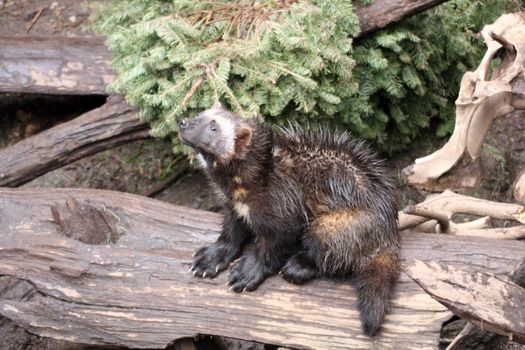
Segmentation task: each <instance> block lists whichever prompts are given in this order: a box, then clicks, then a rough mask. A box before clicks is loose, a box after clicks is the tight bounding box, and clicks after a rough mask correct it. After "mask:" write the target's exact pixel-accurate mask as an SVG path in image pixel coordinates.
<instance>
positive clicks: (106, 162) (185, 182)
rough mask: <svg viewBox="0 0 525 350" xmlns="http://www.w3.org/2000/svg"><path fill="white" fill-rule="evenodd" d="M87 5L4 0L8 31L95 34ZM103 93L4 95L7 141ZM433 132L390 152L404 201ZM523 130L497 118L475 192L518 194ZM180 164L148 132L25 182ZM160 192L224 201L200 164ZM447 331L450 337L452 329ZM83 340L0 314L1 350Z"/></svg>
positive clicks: (111, 184)
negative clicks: (64, 338) (60, 337)
mask: <svg viewBox="0 0 525 350" xmlns="http://www.w3.org/2000/svg"><path fill="white" fill-rule="evenodd" d="M86 5H87V3H86V2H82V1H76V0H57V1H51V0H48V1H41V0H40V1H39V0H0V28H2V33H1V35H91V34H93V33H92V31H91V29H90V27H89V23H88V22H89V20H88V16H89V9H88V7H86ZM42 9H43V10H42ZM31 23H33V25H32V26H31ZM104 101H105V97H103V96H83V97H75V96H46V95H16V94H4V95H0V126H1V128H0V147H5V146H7V145H9V144H12V143H15V142H17V141H19V140H21V139H23V138H25V137H28V136H31V135H33V134H35V133H37V132H39V131H41V130H44V129H46V128H48V127H51V126H53V125H56V124H57V123H60V122H63V121H65V120H69V119H71V118H74V117H76V116H78V115H80V114H82V113H84V112H85V111H87V110H90V109H92V108H95V107H96V106H99V105H101V104H103V103H104ZM433 134H434V133H433V130H427V131H426V132H425V135H424V136H423V137H421V138H420V140H418V141H416V142H415V143H414V145H413V147H412V148H411V150H410V151H407V152H405V153H403V154H399V155H397V156H396V157H394V158H393V159H390V160H389V164H390V166H391V168H392V176H393V177H395V178H396V179H397V184H398V188H399V193H400V195H399V207H400V208H402V207H404V206H405V205H407V204H415V203H417V202H419V201H421V200H422V199H423V198H424V197H425V196H426V194H427V193H425V192H424V191H420V190H417V189H414V188H412V187H410V186H407V185H405V184H403V182H402V179H401V176H400V174H401V169H402V168H403V167H405V166H406V165H408V164H410V163H411V162H413V160H414V159H415V158H418V157H421V156H424V155H427V154H429V153H431V152H432V151H434V150H435V149H437V148H439V147H440V146H441V145H442V144H444V143H445V142H446V140H444V139H437V138H436V137H434V136H433ZM524 134H525V115H524V114H521V115H519V114H514V115H512V116H509V117H506V118H501V119H499V120H497V121H496V122H495V124H494V125H493V127H492V129H491V131H490V133H489V135H488V137H487V142H486V144H485V146H484V148H483V154H482V157H481V158H480V160H479V164H480V169H481V170H482V174H483V178H482V181H481V185H480V186H479V187H478V188H476V189H473V190H470V193H471V194H473V195H475V196H479V197H482V198H487V199H491V200H497V201H512V200H513V199H512V193H511V188H510V184H512V182H513V181H514V178H515V177H516V175H517V174H518V173H519V171H520V169H523V168H525V137H523V135H524ZM175 166H176V165H175V164H174V157H173V154H172V152H171V145H170V143H169V141H167V140H159V139H148V140H144V141H138V142H133V143H130V144H126V145H123V146H120V147H117V148H115V149H112V150H109V151H105V152H101V153H99V154H96V155H94V156H91V157H87V158H84V159H81V160H79V161H77V162H74V163H72V164H69V165H67V166H65V167H63V168H60V169H57V170H55V171H52V172H50V173H48V174H45V175H43V176H41V177H39V178H37V179H35V180H33V181H31V182H29V183H27V184H25V185H24V186H25V187H89V188H100V189H110V190H118V191H124V192H130V193H137V194H143V193H145V192H146V191H147V190H148V189H150V188H151V187H153V186H155V185H156V184H158V183H159V182H161V181H162V180H163V179H164V178H166V177H167V176H169V175H170V173H171V172H172V171H174V170H175ZM155 198H156V199H159V200H163V201H166V202H171V203H174V204H179V205H184V206H189V207H193V208H198V209H204V210H214V211H216V210H218V208H219V206H218V203H217V202H216V200H215V197H214V195H213V193H212V191H211V189H210V187H209V186H208V185H207V183H206V180H205V178H204V176H203V175H202V174H201V173H199V172H196V171H193V172H191V173H190V174H188V175H187V176H184V177H183V178H181V179H179V180H178V181H177V182H175V183H173V184H171V185H170V186H168V187H167V188H166V189H165V190H164V191H162V192H161V193H159V194H158V195H156V196H155ZM33 293H34V291H33V289H32V287H31V286H30V285H29V284H28V283H25V282H23V281H19V280H16V279H13V278H9V277H6V276H4V277H1V276H0V296H2V298H16V299H22V298H31V297H32V296H33ZM451 328H453V327H451ZM443 337H444V338H450V337H451V333H450V332H449V333H448V334H446V333H445V334H444V335H443ZM221 341H223V342H226V345H225V346H227V348H235V349H246V350H248V349H261V350H262V349H263V346H262V345H261V344H254V343H247V342H235V341H233V340H227V339H226V340H224V339H223V340H221ZM206 344H207V345H206ZM209 344H215V343H213V342H210V339H209V338H203V339H202V340H201V342H200V346H201V347H202V348H206V346H208V348H213V345H209ZM210 346H212V347H210ZM81 348H82V347H78V346H72V345H70V344H67V343H63V342H57V341H54V340H50V339H45V338H40V337H37V336H34V335H31V334H28V333H27V332H25V331H24V330H23V329H21V328H19V327H17V326H16V325H14V324H13V323H12V322H11V321H9V320H7V319H5V318H2V317H0V350H11V349H35V350H36V349H81ZM89 348H93V347H89Z"/></svg>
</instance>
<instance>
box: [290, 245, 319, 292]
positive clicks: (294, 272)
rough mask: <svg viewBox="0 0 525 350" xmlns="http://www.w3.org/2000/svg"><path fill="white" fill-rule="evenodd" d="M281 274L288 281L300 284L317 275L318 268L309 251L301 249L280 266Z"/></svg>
mask: <svg viewBox="0 0 525 350" xmlns="http://www.w3.org/2000/svg"><path fill="white" fill-rule="evenodd" d="M281 275H282V277H283V278H284V279H285V280H286V281H288V282H290V283H296V284H301V283H304V282H307V281H309V280H311V279H312V278H315V277H317V276H318V275H319V270H318V268H317V265H316V264H315V261H314V259H312V257H310V256H309V252H308V251H305V250H303V251H300V252H298V253H296V254H294V255H293V256H292V257H291V258H290V259H288V261H287V262H286V264H284V266H283V267H282V268H281Z"/></svg>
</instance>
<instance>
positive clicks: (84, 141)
mask: <svg viewBox="0 0 525 350" xmlns="http://www.w3.org/2000/svg"><path fill="white" fill-rule="evenodd" d="M146 137H148V127H147V126H146V125H145V124H143V123H142V122H140V121H139V119H138V117H137V112H136V111H135V110H134V109H133V108H131V107H130V106H129V105H128V104H126V103H125V102H124V101H123V100H122V98H120V97H118V96H113V97H110V98H109V99H108V101H107V102H106V104H104V105H103V106H102V107H100V108H97V109H94V110H92V111H90V112H87V113H85V114H83V115H81V116H80V117H78V118H75V119H74V120H71V121H69V122H66V123H62V124H59V125H57V126H55V127H53V128H51V129H48V130H46V131H43V132H41V133H39V134H36V135H33V136H30V137H28V138H26V139H24V140H22V141H20V142H18V143H15V144H13V145H11V146H8V147H5V148H3V149H0V160H1V161H0V186H20V185H22V184H24V183H26V182H28V181H31V180H32V179H34V178H36V177H38V176H40V175H42V174H45V173H46V172H48V171H51V170H54V169H57V168H59V167H61V166H64V165H66V164H68V163H71V162H73V161H75V160H78V159H80V158H83V157H86V156H88V155H91V154H95V153H97V152H100V151H103V150H106V149H109V148H112V147H115V146H117V145H120V144H123V143H126V142H130V141H133V140H138V139H143V138H146Z"/></svg>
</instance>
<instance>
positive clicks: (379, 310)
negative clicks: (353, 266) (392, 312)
mask: <svg viewBox="0 0 525 350" xmlns="http://www.w3.org/2000/svg"><path fill="white" fill-rule="evenodd" d="M398 275H399V265H398V260H397V253H396V251H394V250H389V249H385V250H383V251H381V252H380V253H379V254H378V255H376V256H375V257H374V258H372V260H370V262H369V263H368V265H367V266H366V267H365V268H364V269H363V270H362V271H360V273H358V275H357V278H356V282H357V283H356V287H357V294H358V295H357V308H358V309H359V312H360V314H361V323H362V326H363V332H364V333H365V334H366V335H368V336H373V335H375V334H376V333H377V331H378V330H379V328H380V327H381V323H382V322H383V318H384V317H385V314H386V312H387V311H388V308H389V300H390V294H391V292H392V288H393V287H394V282H395V281H396V279H397V276H398Z"/></svg>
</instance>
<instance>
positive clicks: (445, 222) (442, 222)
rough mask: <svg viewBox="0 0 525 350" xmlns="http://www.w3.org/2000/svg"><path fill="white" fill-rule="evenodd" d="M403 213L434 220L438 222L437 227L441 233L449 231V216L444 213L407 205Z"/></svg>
mask: <svg viewBox="0 0 525 350" xmlns="http://www.w3.org/2000/svg"><path fill="white" fill-rule="evenodd" d="M403 213H405V214H408V215H416V216H421V217H424V218H427V219H434V220H436V221H437V222H438V225H439V226H440V227H441V228H440V230H442V231H443V232H447V231H449V229H450V221H449V216H448V215H447V214H446V213H444V212H440V211H436V210H431V209H428V208H426V207H423V206H417V205H409V206H407V207H406V208H405V209H403Z"/></svg>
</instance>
